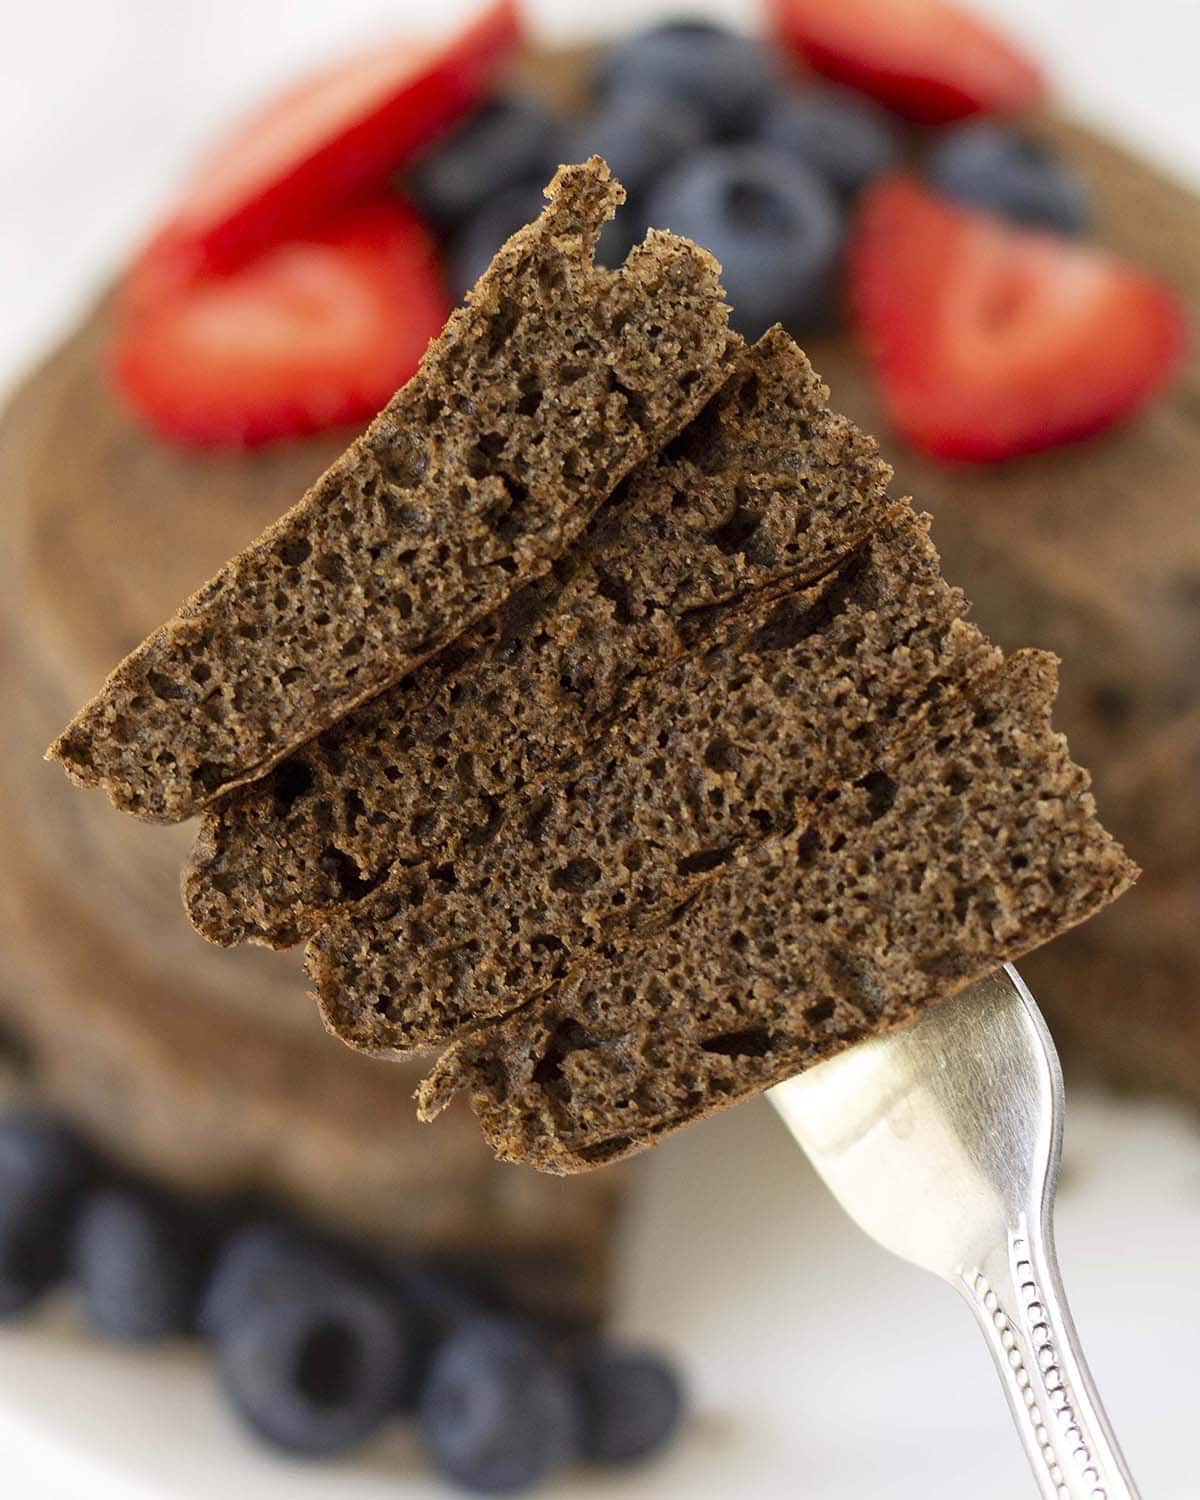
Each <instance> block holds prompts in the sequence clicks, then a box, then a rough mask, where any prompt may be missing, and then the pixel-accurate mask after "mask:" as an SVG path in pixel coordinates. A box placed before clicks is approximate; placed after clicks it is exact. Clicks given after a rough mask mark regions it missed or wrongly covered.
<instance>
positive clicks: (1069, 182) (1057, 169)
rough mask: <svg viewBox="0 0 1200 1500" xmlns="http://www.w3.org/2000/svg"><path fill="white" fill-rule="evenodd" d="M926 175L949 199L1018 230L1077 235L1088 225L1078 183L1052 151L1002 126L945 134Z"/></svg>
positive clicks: (967, 128) (1087, 209)
mask: <svg viewBox="0 0 1200 1500" xmlns="http://www.w3.org/2000/svg"><path fill="white" fill-rule="evenodd" d="M926 175H927V177H928V179H929V181H930V183H931V184H932V185H933V186H934V187H935V188H937V189H939V191H941V192H943V193H945V194H946V195H947V197H950V198H957V199H958V200H959V201H960V202H962V203H969V204H971V206H972V207H974V208H981V209H985V210H987V211H989V212H991V213H994V214H999V215H1001V216H1002V217H1003V218H1006V219H1014V220H1016V222H1017V223H1019V224H1028V225H1032V226H1035V227H1038V228H1042V229H1053V230H1057V231H1059V232H1060V233H1063V234H1081V233H1082V232H1083V231H1084V230H1085V229H1086V228H1087V227H1088V223H1089V221H1090V219H1091V207H1090V204H1089V202H1088V192H1087V188H1086V187H1085V185H1084V183H1083V181H1082V179H1081V178H1080V177H1079V176H1078V175H1077V174H1076V173H1075V172H1074V171H1073V170H1072V169H1071V168H1070V167H1069V166H1067V164H1066V163H1065V162H1063V161H1062V160H1060V159H1059V157H1057V156H1055V155H1054V153H1053V152H1052V151H1049V150H1047V149H1046V147H1044V146H1039V145H1037V144H1036V143H1035V142H1034V141H1029V140H1026V139H1025V138H1024V136H1020V135H1017V134H1016V132H1015V131H1012V130H1008V129H1005V127H1004V126H1002V125H991V124H983V123H980V124H976V125H963V126H961V127H960V128H959V129H957V130H952V131H949V132H947V133H946V134H945V135H944V136H942V137H941V139H940V140H939V141H938V143H937V145H936V146H935V147H934V148H933V150H932V151H931V152H930V155H929V160H928V162H927V164H926Z"/></svg>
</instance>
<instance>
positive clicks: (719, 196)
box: [646, 145, 843, 338]
mask: <svg viewBox="0 0 1200 1500" xmlns="http://www.w3.org/2000/svg"><path fill="white" fill-rule="evenodd" d="M646 212H647V216H648V218H649V221H650V223H651V224H653V225H654V226H655V227H656V228H659V229H671V230H674V231H675V233H676V234H682V235H686V236H687V237H688V238H689V239H693V240H695V241H696V242H697V243H698V244H701V245H704V246H706V247H707V249H709V250H711V251H712V253H713V254H714V255H715V256H716V258H717V259H718V260H719V261H720V263H721V268H722V276H721V280H722V283H723V285H724V287H725V290H726V291H727V292H728V294H729V301H730V304H731V306H732V308H733V317H732V322H733V325H734V327H735V328H736V329H737V330H738V332H739V333H742V334H744V335H745V336H746V337H747V338H757V337H758V335H759V334H761V333H762V332H763V330H764V329H766V328H768V327H769V326H770V325H771V324H772V323H775V322H781V323H785V324H787V325H788V326H789V327H790V328H792V329H794V330H798V329H812V328H814V327H818V326H822V325H824V324H825V323H827V322H828V321H830V314H831V311H832V309H833V307H834V305H835V300H836V292H837V277H838V269H839V260H840V251H841V245H842V229H843V224H842V215H841V212H840V210H839V208H838V204H837V201H836V200H835V198H834V196H833V194H832V193H831V192H830V190H829V189H828V188H827V187H826V186H825V184H824V183H823V182H822V181H821V179H820V178H819V177H817V176H816V175H815V174H814V173H812V172H810V171H809V170H808V168H807V167H803V166H801V165H800V164H799V163H797V162H794V161H790V160H789V159H788V158H787V157H786V156H784V155H782V154H781V153H780V152H778V151H773V150H771V149H770V148H769V147H766V146H758V145H747V146H710V147H708V148H706V149H705V150H703V151H699V152H696V153H695V155H693V156H692V157H691V158H690V159H689V160H688V161H686V162H684V163H682V164H681V165H680V166H678V167H676V168H675V170H674V171H672V172H670V173H668V174H667V175H666V176H665V177H663V178H662V179H661V180H660V181H659V183H658V185H657V186H656V188H655V189H654V191H653V193H652V194H651V195H650V199H649V202H648V203H647V206H646Z"/></svg>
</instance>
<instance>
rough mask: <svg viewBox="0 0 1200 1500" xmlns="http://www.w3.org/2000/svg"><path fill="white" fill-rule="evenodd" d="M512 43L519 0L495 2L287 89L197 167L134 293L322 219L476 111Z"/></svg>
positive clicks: (148, 291)
mask: <svg viewBox="0 0 1200 1500" xmlns="http://www.w3.org/2000/svg"><path fill="white" fill-rule="evenodd" d="M520 39H521V20H520V13H519V10H518V8H517V3H516V0H494V3H492V4H489V5H488V6H487V8H486V9H485V10H484V11H483V12H482V13H481V14H480V15H479V16H478V18H477V19H476V20H475V21H474V22H473V23H472V24H471V25H470V26H468V27H467V28H466V29H465V30H464V31H461V32H460V33H459V34H458V35H457V36H456V37H454V38H453V39H452V40H450V41H449V42H446V43H444V44H442V45H440V46H432V47H431V46H428V45H421V44H418V43H415V42H412V41H400V42H392V43H390V44H389V45H387V46H380V47H375V48H373V49H372V50H371V51H370V52H367V53H363V54H361V55H359V56H356V57H353V58H350V59H349V60H347V61H345V62H342V63H340V64H339V65H338V66H336V67H333V68H330V69H327V70H326V71H324V72H321V73H318V74H316V75H315V76H314V77H310V78H308V79H306V80H305V81H304V82H302V83H299V84H297V85H295V86H294V87H292V88H290V89H289V90H287V91H286V92H285V93H284V94H282V95H281V96H280V97H278V98H276V99H274V100H273V101H272V102H271V103H270V104H268V105H267V106H266V107H265V108H263V109H261V110H259V111H258V112H257V113H256V114H254V115H253V116H251V118H249V119H248V120H245V121H243V123H242V125H241V126H240V127H239V128H238V129H237V130H235V131H234V132H233V134H232V135H231V136H230V137H229V138H228V139H227V140H226V141H225V142H224V143H223V144H222V145H221V146H220V147H219V148H218V149H217V150H216V151H215V152H213V153H212V155H211V156H209V157H208V158H207V160H205V161H203V162H202V163H201V165H200V166H199V168H198V169H197V171H196V172H195V174H194V176H193V180H192V182H191V185H190V187H188V188H187V189H186V190H185V192H184V194H183V197H182V199H181V200H180V202H179V203H178V204H177V205H176V207H175V209H174V211H173V212H172V213H171V214H170V215H169V216H168V218H167V219H166V221H165V222H164V224H163V225H162V226H161V228H160V229H159V230H158V231H157V233H155V234H154V236H153V237H152V238H151V240H150V242H149V244H148V245H147V246H146V248H145V249H144V251H143V252H142V254H141V256H140V257H139V259H138V262H137V264H136V265H135V268H134V271H133V275H132V289H133V294H134V296H135V297H138V298H139V300H149V299H150V298H152V296H154V295H157V294H158V290H159V288H162V287H164V286H166V287H167V288H169V287H170V286H172V285H174V284H176V283H178V281H179V280H180V279H187V278H189V277H193V276H198V275H201V274H205V273H211V272H224V271H230V270H235V269H236V268H237V267H238V266H241V265H244V264H245V263H246V261H248V260H249V259H250V258H251V257H252V256H254V255H256V254H258V253H259V252H260V251H261V250H263V249H265V248H267V247H269V246H270V245H273V244H278V243H279V242H280V241H282V240H286V239H293V238H295V237H296V236H297V235H299V234H304V233H306V232H307V231H309V230H310V229H312V228H314V227H315V226H316V225H317V224H320V223H325V222H327V220H328V219H329V217H330V215H331V214H332V213H336V212H337V210H338V209H339V208H341V207H342V206H344V205H346V204H348V202H349V201H350V200H351V199H353V198H355V197H356V196H357V195H360V194H362V193H363V192H364V191H365V190H368V189H371V188H373V187H375V186H378V185H381V184H382V183H383V182H384V181H385V180H386V179H387V177H388V176H389V175H390V174H391V173H392V172H393V171H394V170H395V169H396V167H398V166H399V165H401V164H402V163H403V162H405V161H406V160H408V158H409V157H411V156H412V155H413V154H414V153H415V152H416V151H418V150H419V149H420V148H421V147H422V146H424V145H425V144H426V143H427V142H429V141H431V140H432V139H434V138H435V137H436V136H437V135H439V134H440V133H441V132H442V131H444V130H445V129H446V128H447V126H449V125H451V124H453V123H454V121H455V120H457V119H458V118H459V117H460V116H462V115H465V114H467V113H468V112H469V111H470V110H472V109H473V108H475V106H476V105H477V104H479V103H480V101H481V100H482V99H483V98H484V97H485V96H486V94H487V93H488V92H489V90H490V88H491V85H492V83H493V82H494V80H495V78H496V76H497V74H498V72H499V70H500V69H501V67H502V66H503V65H504V64H505V63H506V62H507V61H508V59H509V57H510V56H511V54H512V53H513V51H514V50H515V49H516V47H517V45H518V43H519V42H520Z"/></svg>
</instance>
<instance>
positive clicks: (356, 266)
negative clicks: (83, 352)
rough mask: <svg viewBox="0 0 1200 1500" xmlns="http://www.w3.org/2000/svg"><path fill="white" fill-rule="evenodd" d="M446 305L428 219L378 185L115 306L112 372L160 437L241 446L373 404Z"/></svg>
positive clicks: (326, 423)
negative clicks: (340, 210) (322, 216)
mask: <svg viewBox="0 0 1200 1500" xmlns="http://www.w3.org/2000/svg"><path fill="white" fill-rule="evenodd" d="M448 312H449V307H448V303H447V298H446V293H445V291H444V289H443V284H442V277H441V272H440V269H439V265H438V260H437V252H436V249H435V246H434V243H433V240H432V238H431V236H430V234H429V232H428V230H427V229H426V227H425V225H424V224H423V222H422V221H421V219H420V218H419V217H418V215H417V214H416V213H415V211H414V210H413V209H411V208H409V207H408V206H407V205H405V204H403V203H401V202H400V201H399V200H397V199H393V198H389V199H387V200H386V201H384V202H380V203H377V204H374V205H371V206H368V207H364V208H360V209H357V210H355V211H354V212H353V213H352V214H350V215H348V216H346V217H344V218H343V219H342V220H341V221H340V222H338V223H336V224H334V225H333V226H331V227H330V228H328V229H325V230H322V231H320V232H319V233H314V234H311V235H307V236H305V237H304V238H302V239H295V240H290V241H288V242H287V243H285V244H280V245H276V246H275V247H274V248H273V249H271V250H268V251H266V252H265V253H264V254H263V255H261V256H259V257H258V258H257V259H256V260H254V261H252V262H251V263H250V264H249V265H247V266H245V267H243V268H242V269H241V270H239V271H235V272H233V273H232V274H230V275H227V276H212V277H208V278H206V279H205V280H202V281H199V282H197V283H195V284H193V285H188V286H184V287H181V288H177V289H176V290H175V291H174V293H172V294H171V295H168V296H165V297H162V298H160V299H158V300H156V301H155V302H154V304H153V305H150V306H143V307H142V308H140V309H139V310H138V311H136V312H134V313H131V314H127V316H126V318H125V321H124V324H123V326H122V327H121V328H120V329H119V330H118V333H117V336H116V340H115V345H114V348H113V351H112V360H113V373H114V376H115V379H116V383H117V387H118V389H119V391H120V392H121V393H122V395H123V396H124V397H125V398H126V400H127V401H128V402H129V404H130V405H131V406H132V407H133V408H134V410H135V411H136V412H137V413H138V414H139V415H140V416H141V417H142V418H144V419H145V420H146V421H147V422H149V424H150V425H151V426H152V427H153V428H154V429H155V430H156V431H157V432H159V433H161V434H162V435H163V436H165V437H169V438H172V439H173V440H175V441H177V442H183V443H189V444H198V445H206V446H238V447H243V446H253V445H256V444H260V443H265V442H269V441H271V440H272V439H275V438H282V437H290V436H296V435H299V434H301V433H306V432H315V431H319V430H321V429H323V428H326V427H332V426H337V425H339V424H341V423H347V422H354V421H359V420H362V419H363V418H366V417H369V416H373V415H374V414H375V412H376V411H378V409H379V408H380V407H381V406H382V405H383V404H384V403H385V402H386V401H387V400H388V399H389V398H390V397H391V395H392V394H393V392H394V391H395V390H396V389H397V388H398V387H399V386H401V385H403V384H404V382H405V381H406V380H407V379H408V378H409V376H410V375H411V374H412V373H413V371H414V370H415V369H416V367H417V364H418V362H419V360H420V358H421V355H422V354H424V352H425V347H426V345H427V344H428V342H429V340H430V339H431V338H432V337H433V336H434V335H435V334H437V333H438V332H439V331H440V330H441V327H442V324H443V323H444V322H445V320H446V317H447V314H448Z"/></svg>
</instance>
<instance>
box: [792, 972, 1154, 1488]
mask: <svg viewBox="0 0 1200 1500" xmlns="http://www.w3.org/2000/svg"><path fill="white" fill-rule="evenodd" d="M768 1097H769V1098H770V1100H771V1103H772V1104H773V1105H774V1106H775V1108H776V1110H778V1112H779V1114H780V1115H781V1116H782V1117H783V1119H784V1121H785V1123H786V1124H787V1127H788V1129H789V1130H790V1131H791V1133H792V1135H793V1136H794V1137H795V1139H796V1140H797V1141H798V1142H799V1143H800V1145H801V1146H803V1147H804V1150H805V1151H806V1152H807V1153H808V1155H809V1157H810V1158H811V1160H812V1162H813V1165H814V1166H815V1167H816V1169H817V1171H818V1172H819V1173H820V1174H821V1176H822V1177H823V1178H824V1179H825V1182H826V1184H827V1185H828V1186H829V1188H830V1189H831V1190H832V1192H833V1194H834V1196H835V1197H836V1198H837V1199H838V1200H839V1202H840V1203H841V1204H842V1207H843V1208H845V1210H846V1211H847V1213H849V1215H850V1217H851V1218H852V1219H854V1220H855V1221H856V1223H858V1225H859V1226H860V1227H861V1228H863V1229H865V1230H866V1232H867V1233H868V1234H869V1235H871V1236H872V1237H873V1238H874V1239H876V1240H878V1241H879V1243H880V1244H882V1245H884V1246H886V1247H887V1249H889V1250H892V1251H894V1252H895V1253H896V1254H897V1255H900V1256H902V1257H903V1258H904V1259H905V1260H908V1261H912V1262H913V1264H914V1265H918V1266H922V1267H924V1269H925V1270H927V1271H933V1272H934V1273H935V1274H936V1275H938V1276H941V1277H942V1278H943V1279H944V1280H946V1281H948V1282H949V1283H950V1285H951V1286H952V1287H954V1289H955V1290H956V1291H957V1292H959V1293H960V1294H961V1295H962V1296H963V1297H965V1298H966V1300H967V1302H968V1304H969V1305H970V1308H971V1311H972V1312H973V1313H974V1314H975V1317H976V1319H977V1321H978V1323H979V1326H980V1328H981V1329H982V1330H983V1335H984V1337H985V1338H986V1340H987V1343H988V1347H989V1348H990V1349H991V1351H992V1358H993V1359H994V1360H995V1362H996V1368H997V1369H998V1371H999V1373H1000V1379H1001V1381H1002V1382H1003V1384H1004V1392H1005V1395H1006V1396H1007V1397H1008V1404H1009V1407H1010V1408H1011V1411H1012V1415H1013V1420H1014V1422H1015V1423H1016V1426H1017V1430H1018V1432H1019V1433H1020V1436H1021V1441H1022V1443H1023V1444H1024V1447H1025V1452H1026V1454H1027V1455H1028V1457H1029V1461H1030V1463H1031V1464H1032V1465H1033V1470H1034V1473H1035V1475H1036V1476H1037V1482H1038V1487H1039V1490H1040V1493H1041V1494H1042V1496H1044V1497H1046V1500H1137V1496H1138V1492H1137V1488H1136V1486H1135V1484H1134V1482H1133V1477H1132V1475H1131V1474H1130V1472H1129V1469H1128V1467H1127V1465H1126V1463H1125V1460H1124V1458H1123V1457H1122V1456H1121V1451H1120V1449H1119V1448H1118V1446H1117V1441H1116V1438H1115V1437H1114V1436H1113V1433H1112V1429H1111V1427H1110V1426H1109V1423H1108V1419H1107V1417H1106V1416H1105V1414H1104V1410H1103V1408H1102V1407H1101V1405H1100V1398H1099V1396H1098V1395H1097V1393H1096V1388H1095V1386H1094V1385H1093V1383H1092V1378H1091V1375H1090V1374H1089V1372H1088V1368H1087V1364H1086V1363H1085V1361H1084V1358H1083V1353H1082V1351H1081V1349H1080V1347H1079V1340H1078V1336H1077V1334H1076V1332H1075V1326H1074V1324H1073V1323H1072V1321H1071V1314H1070V1311H1069V1310H1068V1307H1067V1301H1066V1295H1065V1293H1064V1291H1063V1287H1062V1281H1061V1278H1060V1276H1059V1270H1058V1262H1057V1259H1056V1256H1055V1252H1054V1225H1053V1209H1054V1191H1055V1187H1056V1185H1057V1181H1058V1167H1059V1158H1060V1155H1061V1151H1062V1114H1063V1087H1062V1072H1061V1070H1060V1068H1059V1065H1058V1055H1057V1053H1056V1052H1055V1050H1054V1043H1053V1042H1052V1041H1051V1039H1050V1034H1049V1032H1048V1031H1047V1030H1046V1024H1045V1022H1044V1021H1043V1020H1042V1017H1041V1014H1040V1012H1039V1011H1038V1008H1037V1005H1036V1004H1035V1003H1034V999H1033V996H1032V995H1031V994H1030V993H1029V991H1028V989H1026V987H1025V984H1024V982H1023V980H1022V979H1021V976H1020V975H1019V974H1018V973H1017V971H1016V970H1015V969H1014V968H1013V967H1012V966H1011V965H1006V966H1005V968H1004V969H1003V970H997V971H996V972H995V973H994V974H989V975H988V976H987V977H986V978H985V979H981V980H979V981H978V982H977V983H975V984H973V985H970V986H968V988H966V989H965V990H963V991H961V993H960V994H958V995H957V996H955V997H954V998H953V999H951V1000H947V1001H946V1002H944V1003H943V1004H941V1005H936V1006H933V1007H932V1008H931V1009H930V1010H929V1011H927V1012H926V1014H925V1015H924V1016H923V1017H922V1018H921V1019H920V1020H919V1021H917V1022H916V1023H915V1024H914V1025H912V1026H909V1027H906V1028H904V1029H902V1030H900V1031H895V1032H892V1033H891V1034H890V1035H887V1036H883V1037H878V1038H873V1039H872V1040H870V1041H867V1042H863V1043H861V1044H859V1045H858V1046H855V1047H852V1048H850V1049H849V1050H848V1051H847V1052H844V1053H842V1054H840V1055H839V1056H837V1057H834V1058H830V1059H829V1060H828V1061H826V1062H823V1063H822V1064H821V1065H820V1066H819V1067H816V1068H813V1069H812V1070H811V1071H809V1072H807V1073H802V1074H800V1075H799V1077H796V1078H790V1079H788V1080H787V1082H785V1083H780V1084H777V1085H776V1086H775V1087H774V1088H773V1089H771V1090H770V1092H769V1094H768Z"/></svg>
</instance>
